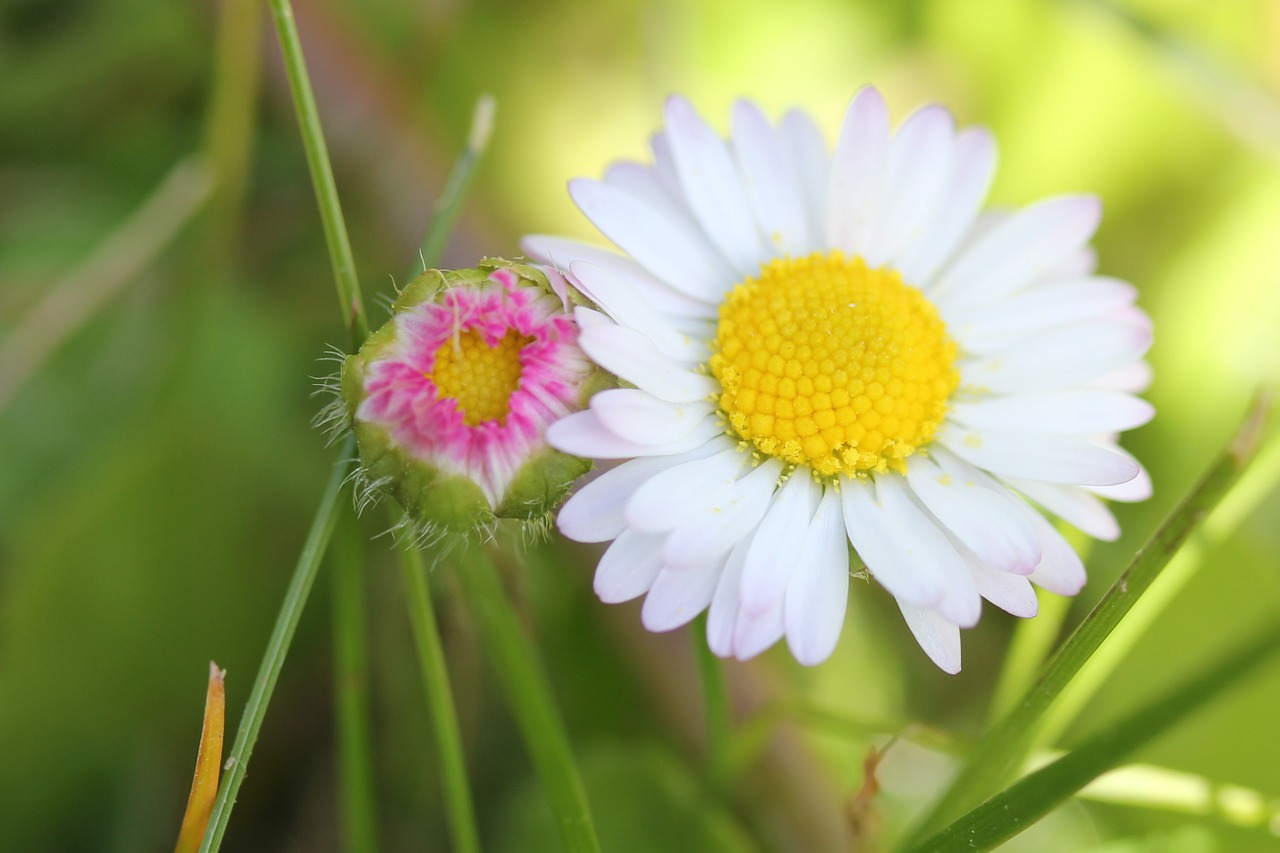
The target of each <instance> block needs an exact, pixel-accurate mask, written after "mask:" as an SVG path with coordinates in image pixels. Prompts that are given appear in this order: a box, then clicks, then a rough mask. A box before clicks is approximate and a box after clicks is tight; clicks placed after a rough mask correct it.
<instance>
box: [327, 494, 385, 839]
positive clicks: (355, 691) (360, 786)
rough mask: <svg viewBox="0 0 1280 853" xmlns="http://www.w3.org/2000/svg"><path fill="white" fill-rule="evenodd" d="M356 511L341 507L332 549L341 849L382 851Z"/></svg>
mask: <svg viewBox="0 0 1280 853" xmlns="http://www.w3.org/2000/svg"><path fill="white" fill-rule="evenodd" d="M359 535H360V534H359V529H358V528H357V526H356V519H355V510H354V509H353V508H352V507H350V506H348V507H347V508H346V509H344V510H343V511H342V519H341V523H340V525H339V527H338V532H337V535H336V541H335V542H334V545H333V548H332V560H331V562H332V567H331V568H332V577H333V603H332V606H333V641H334V655H333V659H334V674H333V676H334V677H333V683H334V693H335V696H334V699H335V702H334V704H335V706H336V713H337V729H338V807H339V811H340V813H341V815H342V822H341V829H342V841H343V844H342V849H343V850H348V851H352V853H375V851H377V850H378V809H377V797H376V793H375V787H374V781H373V747H372V738H371V736H370V727H369V666H368V643H367V642H366V639H365V637H366V628H365V590H364V583H365V581H364V560H363V559H362V554H361V549H360V539H359Z"/></svg>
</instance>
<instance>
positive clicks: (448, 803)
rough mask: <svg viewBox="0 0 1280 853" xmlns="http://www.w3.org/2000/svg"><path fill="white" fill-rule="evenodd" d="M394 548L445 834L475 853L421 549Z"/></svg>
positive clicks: (460, 850) (462, 851) (458, 847)
mask: <svg viewBox="0 0 1280 853" xmlns="http://www.w3.org/2000/svg"><path fill="white" fill-rule="evenodd" d="M397 514H398V511H397ZM396 550H397V553H398V556H399V559H400V574H401V577H402V580H403V582H404V590H405V603H406V604H407V605H408V608H409V621H410V624H411V625H412V627H413V638H414V644H415V646H416V648H417V652H418V665H419V667H420V668H421V673H422V687H423V690H424V692H425V693H426V699H427V712H428V714H429V715H430V718H431V731H432V734H433V735H434V737H435V743H436V751H437V753H438V754H439V756H440V781H441V787H442V788H443V793H444V804H445V816H446V818H447V819H448V821H449V835H450V837H451V838H452V839H453V849H454V853H479V851H480V833H479V830H478V829H477V828H476V817H475V809H474V807H473V806H472V803H471V788H470V785H469V783H468V781H467V765H466V760H465V757H464V752H463V748H462V733H461V731H460V729H459V726H458V712H457V709H456V706H455V705H454V701H453V688H452V687H451V686H450V684H449V671H448V669H447V668H446V666H445V658H444V649H443V648H442V647H441V645H440V630H439V627H438V626H437V624H436V614H435V610H434V609H433V608H432V604H431V591H430V590H429V589H428V588H427V577H426V567H425V566H424V565H423V562H422V553H421V552H420V551H419V550H418V549H417V548H416V547H415V546H414V544H413V542H412V541H409V537H405V538H404V541H401V542H399V543H398V544H397V549H396Z"/></svg>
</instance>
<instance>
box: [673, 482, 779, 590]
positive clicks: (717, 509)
mask: <svg viewBox="0 0 1280 853" xmlns="http://www.w3.org/2000/svg"><path fill="white" fill-rule="evenodd" d="M781 471H782V463H781V462H780V461H779V460H777V459H770V460H769V461H767V462H765V463H764V464H762V465H761V466H760V467H758V468H756V469H755V470H754V471H752V472H751V473H749V474H747V475H746V476H745V477H743V478H742V479H740V480H738V481H737V482H735V483H734V484H733V485H732V486H731V487H730V488H729V489H728V490H727V491H725V492H723V493H721V494H720V496H719V498H718V499H717V500H714V501H710V502H708V503H707V504H706V505H705V506H701V507H700V508H699V509H698V511H697V512H696V513H694V514H692V515H690V516H689V517H688V518H686V519H684V520H683V521H681V522H680V523H679V524H677V525H676V526H675V528H673V529H672V531H671V535H670V536H668V537H667V542H666V544H665V545H664V546H663V548H662V559H663V563H664V564H665V565H666V566H667V567H668V568H671V569H680V568H688V567H692V566H698V565H701V564H703V563H707V562H710V561H711V560H714V559H716V558H718V557H721V556H723V555H724V554H726V553H728V552H729V550H730V549H731V548H733V546H734V545H736V544H737V543H739V542H741V541H742V540H744V539H746V538H747V537H748V536H750V534H751V531H752V530H754V529H755V527H756V525H758V524H759V523H760V519H761V518H762V517H763V516H764V513H765V510H767V509H768V508H769V503H770V501H771V500H772V499H773V493H774V489H775V488H776V486H777V482H778V474H779V473H781Z"/></svg>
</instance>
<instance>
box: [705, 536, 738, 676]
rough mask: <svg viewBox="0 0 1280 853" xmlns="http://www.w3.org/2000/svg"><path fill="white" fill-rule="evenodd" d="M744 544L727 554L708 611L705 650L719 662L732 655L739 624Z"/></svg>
mask: <svg viewBox="0 0 1280 853" xmlns="http://www.w3.org/2000/svg"><path fill="white" fill-rule="evenodd" d="M746 552H747V549H746V544H745V543H743V544H740V545H739V546H738V547H736V548H734V549H733V552H732V553H730V554H729V561H728V562H727V563H726V564H725V567H724V571H723V572H721V573H720V581H719V583H717V584H716V591H715V594H714V595H713V596H712V597H711V607H710V609H709V610H708V611H707V646H708V647H709V648H710V649H711V651H713V652H715V653H716V654H718V655H719V656H720V657H722V658H727V657H730V656H732V655H733V653H734V643H733V635H734V629H735V627H736V625H737V622H738V612H739V610H740V609H741V608H740V607H739V598H738V589H739V582H740V580H741V578H742V562H743V559H744V558H745V557H746Z"/></svg>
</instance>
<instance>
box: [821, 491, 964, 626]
mask: <svg viewBox="0 0 1280 853" xmlns="http://www.w3.org/2000/svg"><path fill="white" fill-rule="evenodd" d="M840 485H841V494H842V496H843V503H844V517H845V525H846V527H847V528H848V531H849V539H850V540H851V541H852V542H853V547H854V550H856V551H857V552H858V556H860V557H861V558H862V561H863V562H864V563H865V564H866V566H867V568H868V569H869V570H870V571H871V575H872V577H874V578H875V579H876V580H877V581H878V582H879V583H880V585H881V586H883V587H884V588H885V589H887V590H888V591H889V593H890V594H891V595H893V597H894V598H901V599H903V600H904V601H906V602H908V603H910V604H914V605H916V606H918V607H929V608H933V609H936V610H938V611H939V612H940V613H942V614H943V615H945V616H946V617H947V618H948V619H950V620H951V621H952V622H955V623H956V624H963V625H973V624H974V623H976V622H977V621H978V617H979V616H980V615H981V609H982V602H981V600H980V599H979V598H978V593H977V590H976V589H975V588H974V586H973V580H972V578H970V577H969V573H968V571H967V570H966V569H965V567H964V560H963V558H962V557H961V556H960V553H959V552H958V551H956V549H955V546H953V545H952V544H951V542H950V541H949V540H948V539H947V537H946V535H945V534H944V533H943V532H942V530H941V529H940V528H939V527H938V525H937V522H936V521H935V520H934V519H933V518H931V517H930V516H929V515H927V513H926V512H925V511H924V510H923V509H922V508H921V507H919V506H918V505H917V504H916V503H915V502H914V501H913V500H912V499H911V495H910V492H909V490H908V487H907V485H906V483H905V481H904V480H903V478H902V477H900V476H898V475H896V474H890V475H887V476H882V477H879V478H877V480H876V482H875V484H874V485H872V484H869V483H862V482H860V481H856V480H850V479H847V478H845V479H842V480H841V481H840Z"/></svg>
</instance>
